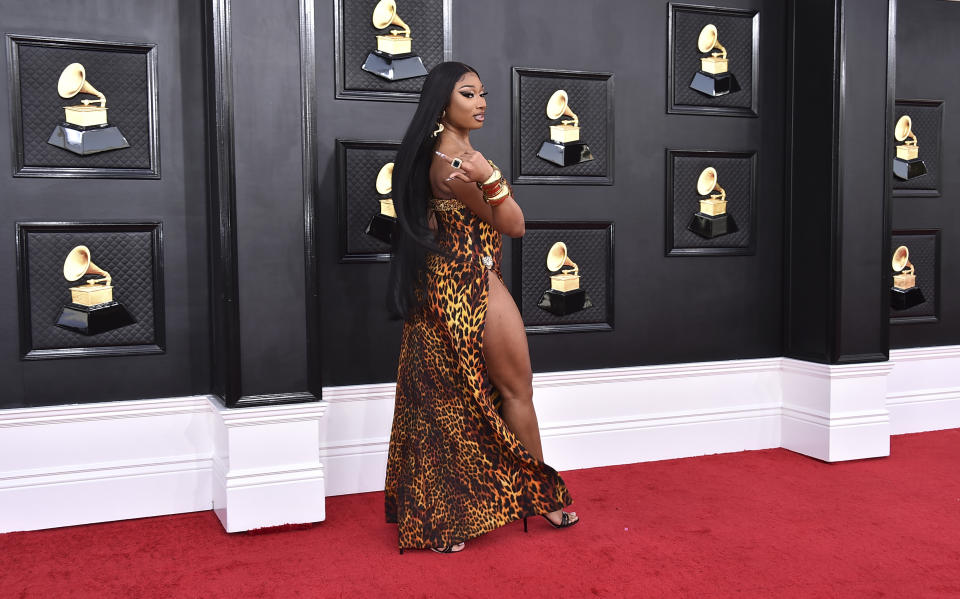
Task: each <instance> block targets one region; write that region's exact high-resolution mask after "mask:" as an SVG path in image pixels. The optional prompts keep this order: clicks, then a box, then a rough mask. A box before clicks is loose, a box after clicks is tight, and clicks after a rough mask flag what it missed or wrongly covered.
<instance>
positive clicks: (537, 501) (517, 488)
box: [385, 199, 570, 548]
mask: <svg viewBox="0 0 960 599" xmlns="http://www.w3.org/2000/svg"><path fill="white" fill-rule="evenodd" d="M431 205H432V207H433V210H434V214H436V216H437V242H438V245H439V246H440V247H441V248H443V249H445V250H447V251H449V252H451V253H452V254H453V256H455V257H456V260H453V259H450V258H444V257H441V256H439V255H436V254H431V255H430V256H429V258H428V262H427V273H426V277H425V285H424V288H423V290H424V293H425V296H424V301H423V302H422V308H421V309H420V311H419V312H418V313H416V314H414V315H413V316H411V317H410V318H409V319H408V320H407V322H406V323H405V324H404V327H403V340H402V345H401V349H400V362H399V367H398V369H397V396H396V404H395V408H394V415H393V430H392V432H391V434H390V451H389V454H388V459H387V477H386V491H385V497H386V515H387V522H394V523H398V525H399V526H398V529H399V545H400V547H401V548H427V547H446V546H449V545H453V544H456V543H460V542H462V541H465V540H467V539H471V538H473V537H476V536H478V535H481V534H483V533H485V532H488V531H490V530H493V529H494V528H497V527H499V526H503V525H504V524H507V523H508V522H512V521H514V520H517V519H519V518H522V517H524V516H532V515H536V514H544V513H547V512H551V511H554V510H557V509H560V508H561V507H563V506H565V505H568V504H569V503H570V495H569V493H568V492H567V488H566V485H564V483H563V480H562V479H561V478H560V476H559V475H558V474H557V472H556V471H555V470H554V469H553V468H551V467H550V466H547V465H546V464H544V463H543V462H540V461H539V460H537V459H536V458H534V457H533V456H532V455H530V453H529V452H527V450H526V449H524V447H523V445H522V444H521V443H520V441H519V440H518V439H517V437H516V435H514V434H513V432H511V431H510V429H509V428H507V426H506V424H504V422H503V420H502V419H501V418H500V414H499V412H498V408H499V393H498V392H497V390H496V389H495V388H494V387H493V385H492V384H491V383H490V381H489V379H488V377H487V369H486V364H485V363H484V359H483V354H482V353H481V350H482V341H483V326H484V321H485V318H486V314H487V294H488V284H489V282H488V280H487V270H488V269H492V270H494V271H495V272H496V273H497V275H498V276H499V272H500V258H501V256H500V254H501V236H500V233H498V232H497V231H495V230H494V229H493V228H492V227H491V226H490V225H489V224H487V223H486V222H484V221H483V220H481V219H480V218H479V217H478V216H476V215H475V214H474V213H473V212H471V211H470V209H469V208H467V207H465V206H464V205H463V204H461V203H460V202H459V201H458V200H455V199H454V200H433V201H432V203H431ZM501 280H502V279H501Z"/></svg>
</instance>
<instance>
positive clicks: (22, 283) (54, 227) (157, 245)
mask: <svg viewBox="0 0 960 599" xmlns="http://www.w3.org/2000/svg"><path fill="white" fill-rule="evenodd" d="M16 228H17V232H16V241H17V303H18V316H19V325H20V359H21V360H49V359H59V358H87V357H94V356H129V355H143V354H162V353H165V352H166V334H165V315H164V291H163V225H162V223H160V222H158V221H152V222H18V223H17V224H16ZM37 232H39V233H75V234H77V233H79V234H89V233H111V232H115V233H123V232H139V233H149V234H150V239H151V260H152V265H151V268H150V271H151V276H152V290H153V294H152V302H153V303H152V307H153V343H144V344H137V345H108V346H93V347H86V346H72V347H61V348H44V349H37V348H35V347H34V346H33V345H34V344H33V330H32V324H31V322H32V307H33V304H32V303H31V297H30V247H29V235H30V234H31V233H37ZM95 262H96V260H94V263H95Z"/></svg>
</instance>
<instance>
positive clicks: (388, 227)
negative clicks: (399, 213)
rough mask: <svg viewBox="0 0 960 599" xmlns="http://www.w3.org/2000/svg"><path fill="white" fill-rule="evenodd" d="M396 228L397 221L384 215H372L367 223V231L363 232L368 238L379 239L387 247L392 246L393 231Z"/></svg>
mask: <svg viewBox="0 0 960 599" xmlns="http://www.w3.org/2000/svg"><path fill="white" fill-rule="evenodd" d="M396 226H397V219H395V218H393V217H392V216H387V215H386V214H380V213H377V214H374V215H373V218H371V219H370V222H369V223H367V229H366V231H364V233H366V234H367V235H369V236H370V237H373V238H374V239H379V240H380V241H382V242H384V243H385V244H387V245H393V229H394V227H396Z"/></svg>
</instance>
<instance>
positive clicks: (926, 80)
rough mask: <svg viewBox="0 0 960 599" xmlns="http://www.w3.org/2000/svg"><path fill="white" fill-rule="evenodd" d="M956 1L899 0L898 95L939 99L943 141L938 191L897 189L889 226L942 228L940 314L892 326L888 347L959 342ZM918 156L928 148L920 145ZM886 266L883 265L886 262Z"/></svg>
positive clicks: (959, 13)
mask: <svg viewBox="0 0 960 599" xmlns="http://www.w3.org/2000/svg"><path fill="white" fill-rule="evenodd" d="M958 23H960V4H958V3H955V2H940V1H926V0H899V4H898V7H897V85H896V96H897V98H922V99H930V100H943V131H942V139H943V146H942V152H941V154H940V156H941V157H942V160H943V162H942V167H943V168H942V169H941V173H940V177H941V181H940V191H941V195H940V197H922V196H910V195H901V194H909V191H907V190H905V189H902V187H903V186H897V189H898V191H897V193H896V194H894V197H893V198H892V200H891V202H892V209H893V215H892V219H893V229H894V230H902V229H941V231H940V243H941V246H940V261H941V263H940V273H941V278H940V282H941V285H940V290H939V291H940V305H939V309H940V319H939V321H938V322H927V323H924V322H917V321H906V322H904V323H902V324H895V325H894V326H891V327H890V347H892V348H901V347H923V346H928V345H954V344H957V343H960V278H958V274H960V169H957V168H956V166H955V165H956V160H957V156H960V85H957V77H956V74H957V67H956V57H957V56H960V37H958V36H957V34H956V27H957V24H958ZM920 152H921V157H926V156H927V149H926V148H923V147H921V149H920ZM884 266H885V267H887V265H884Z"/></svg>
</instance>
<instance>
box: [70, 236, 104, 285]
mask: <svg viewBox="0 0 960 599" xmlns="http://www.w3.org/2000/svg"><path fill="white" fill-rule="evenodd" d="M90 274H93V275H103V277H104V278H102V279H91V280H89V281H87V284H88V285H93V284H94V283H101V282H106V284H107V285H110V282H111V277H110V273H108V272H107V271H105V270H103V269H102V268H100V267H98V266H97V265H96V264H94V263H93V260H91V259H90V248H88V247H87V246H85V245H78V246H77V247H75V248H73V249H72V250H70V253H69V254H67V258H66V260H64V261H63V278H65V279H66V280H68V281H77V280H79V279H80V278H82V277H83V276H84V275H90Z"/></svg>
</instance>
